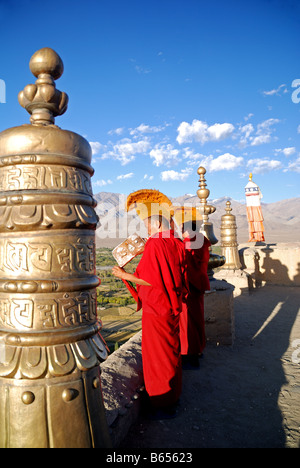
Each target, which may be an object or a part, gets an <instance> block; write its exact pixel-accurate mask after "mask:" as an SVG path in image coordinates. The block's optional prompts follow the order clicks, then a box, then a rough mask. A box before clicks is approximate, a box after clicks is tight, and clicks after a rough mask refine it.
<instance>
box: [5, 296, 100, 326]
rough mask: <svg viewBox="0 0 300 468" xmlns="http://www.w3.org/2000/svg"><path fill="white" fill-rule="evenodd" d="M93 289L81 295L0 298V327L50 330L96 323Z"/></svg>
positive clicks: (95, 297)
mask: <svg viewBox="0 0 300 468" xmlns="http://www.w3.org/2000/svg"><path fill="white" fill-rule="evenodd" d="M96 300H97V295H96V292H95V290H93V291H86V292H82V293H80V294H79V293H78V292H77V293H70V294H63V295H53V298H49V297H48V298H47V297H46V298H45V297H42V296H35V297H34V298H32V299H29V298H28V297H27V298H26V299H25V298H24V297H22V296H21V297H18V298H12V299H7V298H5V297H3V296H0V326H1V325H3V326H6V327H10V328H17V329H20V328H21V329H35V330H36V329H40V330H41V329H43V330H45V329H52V328H62V327H69V326H79V325H80V324H88V323H91V322H94V321H95V320H96Z"/></svg>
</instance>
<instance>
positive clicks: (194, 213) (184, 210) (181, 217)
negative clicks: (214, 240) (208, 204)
mask: <svg viewBox="0 0 300 468" xmlns="http://www.w3.org/2000/svg"><path fill="white" fill-rule="evenodd" d="M172 211H173V219H174V220H175V222H176V224H177V225H178V226H181V225H182V224H183V223H188V222H189V221H202V215H201V214H200V213H199V211H198V210H197V208H196V207H195V206H173V207H172Z"/></svg>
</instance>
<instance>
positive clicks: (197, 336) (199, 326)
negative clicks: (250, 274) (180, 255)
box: [180, 234, 211, 355]
mask: <svg viewBox="0 0 300 468" xmlns="http://www.w3.org/2000/svg"><path fill="white" fill-rule="evenodd" d="M200 235H201V236H202V234H199V236H200ZM201 244H202V242H201ZM201 244H200V245H201ZM184 245H185V254H186V263H187V276H188V281H189V294H188V296H187V299H186V302H185V303H184V304H183V308H182V313H181V314H180V342H181V354H182V355H187V354H189V355H191V354H201V353H202V352H203V349H204V348H205V342H206V339H205V322H204V292H205V291H208V290H210V283H209V278H208V275H207V268H208V261H209V247H210V245H211V244H210V242H209V240H208V239H207V238H206V237H204V243H203V245H202V247H200V248H193V245H194V246H196V245H197V244H196V242H192V241H191V239H189V238H185V239H184Z"/></svg>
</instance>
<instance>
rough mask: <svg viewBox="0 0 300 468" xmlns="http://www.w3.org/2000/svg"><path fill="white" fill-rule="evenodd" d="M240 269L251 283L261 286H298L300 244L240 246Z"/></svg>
mask: <svg viewBox="0 0 300 468" xmlns="http://www.w3.org/2000/svg"><path fill="white" fill-rule="evenodd" d="M239 254H240V260H241V263H242V268H243V269H244V271H246V272H247V273H248V274H249V275H250V278H251V279H252V281H253V287H256V286H260V285H262V284H268V283H269V284H277V285H282V286H300V242H293V243H290V244H285V243H278V244H267V243H266V244H265V245H255V244H250V243H249V244H242V245H240V246H239Z"/></svg>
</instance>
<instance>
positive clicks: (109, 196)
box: [94, 192, 300, 247]
mask: <svg viewBox="0 0 300 468" xmlns="http://www.w3.org/2000/svg"><path fill="white" fill-rule="evenodd" d="M94 198H95V199H96V200H97V202H98V205H97V208H96V211H97V213H98V215H99V217H100V221H99V227H98V229H97V236H96V238H97V246H98V247H100V246H102V247H115V246H116V245H118V244H119V243H120V242H122V240H123V239H125V238H126V237H127V235H128V232H129V233H130V231H132V230H135V227H136V228H137V229H138V230H141V232H142V234H143V235H146V232H145V228H144V226H142V225H141V223H140V222H139V218H138V217H137V216H136V215H134V214H130V215H128V213H126V212H125V202H126V195H124V194H119V193H111V192H100V193H97V194H96V195H94ZM171 200H172V202H173V203H174V204H179V205H183V204H185V203H188V204H190V205H195V204H199V198H198V197H197V196H191V195H182V196H180V197H176V198H173V199H171ZM227 200H228V198H225V197H224V198H219V199H217V200H208V203H209V204H211V205H213V206H215V207H216V211H215V213H213V214H212V215H211V216H210V218H209V221H210V222H211V223H213V226H214V233H215V236H216V237H217V238H218V239H220V226H221V216H223V214H225V207H226V201H227ZM229 200H230V202H231V207H232V214H234V215H235V217H236V222H237V235H238V243H239V244H242V243H245V242H247V241H248V222H247V216H246V204H245V203H240V202H238V201H236V200H233V199H230V198H229ZM262 211H263V216H264V226H265V238H266V242H267V243H274V242H296V241H300V234H299V232H300V198H290V199H287V200H281V201H279V202H276V203H262Z"/></svg>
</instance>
